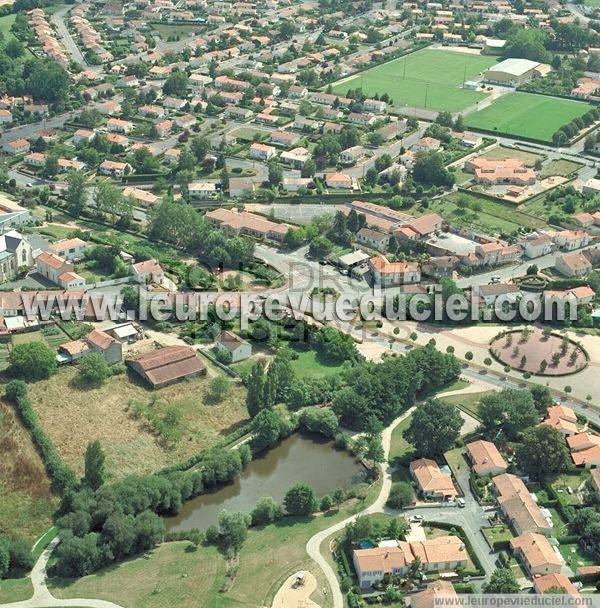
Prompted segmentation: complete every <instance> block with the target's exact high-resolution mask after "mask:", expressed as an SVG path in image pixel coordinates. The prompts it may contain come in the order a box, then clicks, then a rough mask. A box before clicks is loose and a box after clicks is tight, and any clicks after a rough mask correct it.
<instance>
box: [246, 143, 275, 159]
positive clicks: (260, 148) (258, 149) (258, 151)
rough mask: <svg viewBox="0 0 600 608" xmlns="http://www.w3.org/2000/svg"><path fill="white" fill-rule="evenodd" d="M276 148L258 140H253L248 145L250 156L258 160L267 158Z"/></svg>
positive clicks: (270, 156) (271, 155)
mask: <svg viewBox="0 0 600 608" xmlns="http://www.w3.org/2000/svg"><path fill="white" fill-rule="evenodd" d="M276 152H277V150H276V149H275V148H274V147H273V146H267V145H266V144H261V143H259V142H254V143H253V144H252V145H251V146H250V156H251V157H252V158H256V159H258V160H269V159H271V158H273V156H275V154H276Z"/></svg>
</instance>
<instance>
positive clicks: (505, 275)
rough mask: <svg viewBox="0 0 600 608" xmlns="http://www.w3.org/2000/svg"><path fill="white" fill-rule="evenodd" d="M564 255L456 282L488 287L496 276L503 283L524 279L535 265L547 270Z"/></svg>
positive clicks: (548, 255)
mask: <svg viewBox="0 0 600 608" xmlns="http://www.w3.org/2000/svg"><path fill="white" fill-rule="evenodd" d="M595 246H596V245H588V246H587V247H583V248H582V249H579V250H578V251H585V250H586V249H590V248H592V247H595ZM562 253H564V252H563V251H555V252H553V253H549V254H547V255H544V256H542V257H539V258H533V259H531V260H524V261H522V262H519V263H517V264H514V265H512V266H505V267H503V268H496V269H494V270H490V271H489V272H484V273H482V274H476V275H473V276H471V277H466V278H464V279H460V280H458V281H456V285H457V286H458V287H461V288H467V287H472V286H473V285H487V284H488V283H489V282H490V281H491V280H492V277H494V276H499V277H500V280H501V281H510V280H511V279H515V278H517V277H524V276H525V275H526V274H527V269H528V268H529V267H530V266H531V265H532V264H535V265H536V266H537V267H538V268H539V269H540V270H543V269H545V268H552V267H553V266H554V264H555V263H556V258H557V257H558V256H559V255H561V254H562Z"/></svg>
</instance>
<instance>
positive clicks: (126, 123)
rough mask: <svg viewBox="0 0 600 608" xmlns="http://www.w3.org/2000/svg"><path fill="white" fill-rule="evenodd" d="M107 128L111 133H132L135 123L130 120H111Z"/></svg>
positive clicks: (108, 121) (107, 122) (107, 123)
mask: <svg viewBox="0 0 600 608" xmlns="http://www.w3.org/2000/svg"><path fill="white" fill-rule="evenodd" d="M106 128H107V129H108V130H109V131H110V132H111V133H125V134H127V133H131V131H133V123H132V122H131V121H130V120H121V119H120V118H109V119H108V120H107V121H106Z"/></svg>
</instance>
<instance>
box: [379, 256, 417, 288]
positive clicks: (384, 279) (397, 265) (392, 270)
mask: <svg viewBox="0 0 600 608" xmlns="http://www.w3.org/2000/svg"><path fill="white" fill-rule="evenodd" d="M368 264H369V269H370V270H371V274H372V276H373V281H374V283H375V284H376V285H379V286H381V287H392V286H397V285H404V284H408V283H418V282H419V281H420V280H421V271H420V270H419V265H418V264H417V263H416V262H390V261H389V260H388V259H387V258H386V257H385V256H384V255H378V256H374V257H372V258H371V259H370V260H369V263H368Z"/></svg>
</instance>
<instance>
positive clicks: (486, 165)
mask: <svg viewBox="0 0 600 608" xmlns="http://www.w3.org/2000/svg"><path fill="white" fill-rule="evenodd" d="M464 168H465V171H469V172H471V173H473V174H474V175H475V181H476V182H477V183H478V184H488V185H497V184H513V185H516V186H528V185H533V184H535V181H536V173H535V171H534V169H532V168H531V167H526V166H525V163H524V162H523V161H522V160H521V159H520V158H505V159H488V158H485V157H483V156H479V157H476V158H471V159H469V160H467V162H465V165H464Z"/></svg>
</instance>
